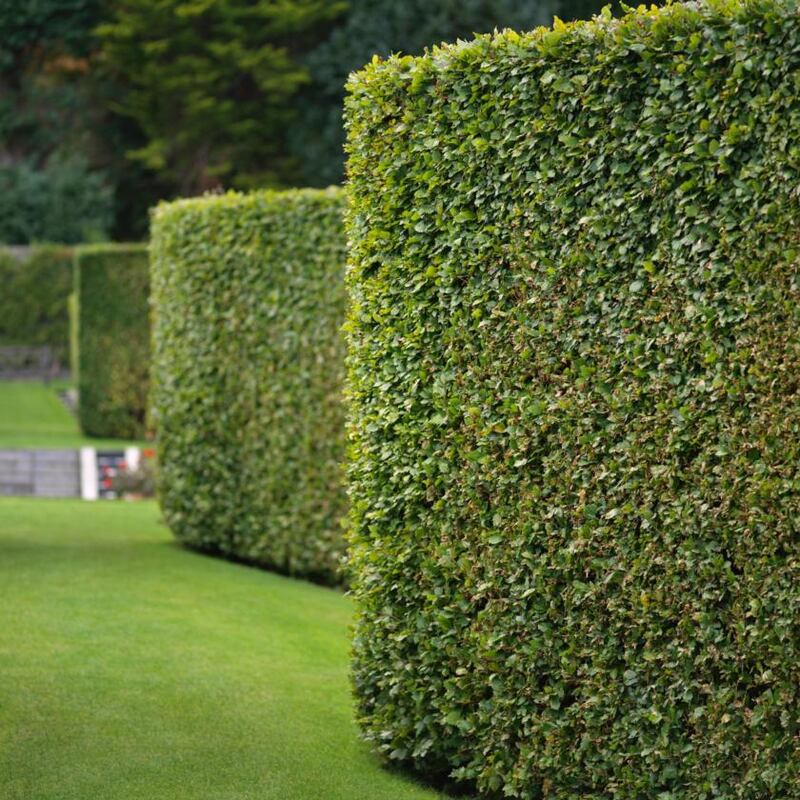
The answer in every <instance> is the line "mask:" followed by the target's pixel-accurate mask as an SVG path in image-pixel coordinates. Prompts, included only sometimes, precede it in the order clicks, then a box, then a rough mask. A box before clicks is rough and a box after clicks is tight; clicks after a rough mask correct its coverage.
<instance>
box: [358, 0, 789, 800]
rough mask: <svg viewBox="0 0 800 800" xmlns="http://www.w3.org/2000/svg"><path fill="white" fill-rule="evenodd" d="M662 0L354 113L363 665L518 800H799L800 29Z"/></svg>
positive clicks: (403, 68)
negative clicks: (653, 6)
mask: <svg viewBox="0 0 800 800" xmlns="http://www.w3.org/2000/svg"><path fill="white" fill-rule="evenodd" d="M798 23H799V20H798V14H797V11H796V6H795V5H794V3H789V2H786V3H783V2H775V1H774V0H763V1H759V2H745V3H735V2H730V3H728V2H725V3H714V4H708V5H706V4H697V5H696V6H695V5H692V6H681V5H672V6H668V7H666V8H663V9H659V10H644V7H642V8H641V9H640V10H638V11H631V12H630V13H628V14H627V15H626V16H624V17H623V18H622V19H620V20H616V21H615V20H612V19H611V18H610V15H605V16H603V17H601V18H599V19H596V20H595V21H593V22H589V23H579V24H575V25H563V24H557V25H556V27H555V29H554V30H539V31H536V32H534V33H532V34H527V35H517V34H515V33H512V32H505V33H502V34H499V35H496V36H485V37H480V38H479V39H477V40H476V41H473V42H470V43H461V44H458V45H453V46H450V47H444V48H442V49H436V50H434V51H432V52H431V53H430V54H429V55H427V56H425V57H422V58H419V59H410V58H394V59H390V60H389V61H387V62H377V61H376V62H375V63H374V64H373V65H371V66H369V67H367V68H366V69H365V70H364V71H363V72H362V73H360V74H358V75H357V76H355V78H354V79H353V80H352V82H351V85H350V96H349V98H348V103H347V119H348V125H349V145H348V148H349V154H350V161H349V176H350V187H351V193H352V208H351V211H350V212H349V223H348V224H349V237H350V239H351V240H352V255H351V260H352V263H353V267H352V270H351V272H350V273H349V288H350V291H351V294H352V298H353V299H352V301H351V302H352V305H351V308H352V310H351V312H350V314H349V322H348V327H349V337H350V348H351V349H350V356H349V388H348V392H349V394H350V395H351V396H352V402H353V410H352V412H351V417H350V419H351V421H350V433H351V437H352V445H351V448H352V449H351V466H350V468H349V475H350V483H351V489H350V491H351V502H352V508H353V511H352V520H351V524H352V529H353V534H352V548H353V553H352V562H353V570H354V572H355V577H354V580H355V589H354V592H355V596H356V599H357V603H358V608H359V611H358V624H357V630H356V638H355V668H354V683H355V690H356V694H357V696H358V703H359V716H360V721H361V724H362V725H363V727H364V730H365V731H366V734H367V736H368V737H369V738H370V739H371V740H372V742H374V744H375V745H376V746H377V747H378V748H379V750H380V751H381V752H382V753H384V754H385V755H386V756H387V757H388V758H390V759H392V760H397V761H407V762H411V763H413V764H415V765H416V766H418V767H420V768H422V769H425V770H429V771H434V772H450V773H452V774H453V775H454V776H456V777H458V778H463V779H466V780H471V781H476V782H477V784H478V786H479V787H480V788H481V789H482V790H484V791H494V790H496V791H498V793H500V792H502V793H504V794H505V796H509V797H522V798H545V797H546V798H556V799H557V800H567V798H569V800H577V798H581V799H582V800H588V799H589V798H594V799H595V800H600V798H603V800H605V799H606V798H620V799H622V798H625V799H626V800H634V798H635V799H636V800H646V799H647V800H649V799H650V798H659V800H701V798H702V799H703V800H711V798H725V799H726V800H733V799H734V798H738V799H740V800H744V799H745V798H747V799H749V800H756V798H767V797H775V798H777V797H784V798H798V797H800V627H799V624H800V623H799V621H800V336H799V335H798V332H799V331H800V280H798V275H800V272H799V271H798V238H800V232H799V229H798V220H799V219H800V208H798V206H799V205H800V204H799V203H798V191H797V178H798V169H799V168H800V24H798Z"/></svg>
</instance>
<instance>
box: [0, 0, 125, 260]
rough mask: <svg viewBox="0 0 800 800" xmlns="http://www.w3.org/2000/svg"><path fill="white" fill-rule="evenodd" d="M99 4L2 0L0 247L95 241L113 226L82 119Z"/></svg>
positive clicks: (80, 0)
mask: <svg viewBox="0 0 800 800" xmlns="http://www.w3.org/2000/svg"><path fill="white" fill-rule="evenodd" d="M99 13H100V9H99V2H98V0H37V2H19V0H0V31H2V37H0V241H5V242H9V243H15V244H25V243H27V242H30V241H37V240H38V241H41V240H50V241H60V242H75V241H81V240H85V239H92V238H100V237H102V236H104V235H105V234H106V232H107V230H108V227H109V224H110V221H111V196H110V192H109V188H108V186H107V182H106V179H105V176H104V175H103V173H102V172H100V171H98V170H96V169H95V168H94V166H93V164H92V163H91V160H90V158H89V153H90V152H91V150H92V139H93V134H92V132H91V131H92V124H91V117H90V115H89V114H88V113H87V103H88V100H87V98H88V83H87V81H86V76H87V74H88V72H89V69H90V62H89V56H90V53H91V48H92V41H93V37H92V29H93V28H94V26H95V25H96V24H97V22H98V21H99Z"/></svg>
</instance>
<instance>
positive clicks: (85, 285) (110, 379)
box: [73, 244, 150, 439]
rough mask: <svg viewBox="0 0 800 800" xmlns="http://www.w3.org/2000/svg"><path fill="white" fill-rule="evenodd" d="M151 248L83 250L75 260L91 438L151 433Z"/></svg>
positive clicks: (83, 396) (84, 420)
mask: <svg viewBox="0 0 800 800" xmlns="http://www.w3.org/2000/svg"><path fill="white" fill-rule="evenodd" d="M149 284H150V276H149V269H148V258H147V248H146V246H145V245H140V244H113V245H96V246H90V247H80V248H78V249H77V250H76V253H75V292H76V300H75V309H76V310H77V314H78V321H77V336H76V337H74V339H75V341H74V345H76V346H77V353H76V354H75V358H74V359H73V360H74V361H75V363H77V373H78V374H77V382H78V395H79V403H78V419H79V421H80V424H81V428H82V429H83V431H84V433H86V434H88V435H89V436H106V437H116V438H120V439H138V438H142V437H143V436H144V435H145V433H146V411H147V396H148V392H149V367H150V317H149V305H148V304H149V291H150V289H149Z"/></svg>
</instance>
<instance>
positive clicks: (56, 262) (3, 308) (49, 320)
mask: <svg viewBox="0 0 800 800" xmlns="http://www.w3.org/2000/svg"><path fill="white" fill-rule="evenodd" d="M71 286H72V249H71V248H69V247H62V246H58V245H41V246H37V247H33V248H31V250H30V252H29V253H28V254H27V256H26V257H24V258H22V259H20V260H18V259H17V258H15V257H13V256H11V255H9V254H7V253H5V252H3V253H1V254H0V345H25V346H42V347H44V346H47V347H50V348H52V350H53V353H54V354H55V356H56V358H57V359H58V360H59V361H60V363H61V365H62V366H63V367H65V368H66V366H67V353H68V349H69V348H68V344H69V322H68V320H69V317H68V313H67V297H68V296H69V293H70V289H71Z"/></svg>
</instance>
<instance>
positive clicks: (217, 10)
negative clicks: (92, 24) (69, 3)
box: [98, 0, 343, 194]
mask: <svg viewBox="0 0 800 800" xmlns="http://www.w3.org/2000/svg"><path fill="white" fill-rule="evenodd" d="M342 8H343V5H342V3H340V2H328V1H327V0H283V2H280V3H275V2H273V0H255V2H246V3H245V2H242V1H241V0H220V2H213V3H212V2H196V0H178V1H177V2H176V1H175V0H130V1H129V2H127V3H124V4H116V5H114V6H113V8H112V13H111V17H110V19H109V21H108V22H106V23H105V24H104V25H102V26H100V28H99V29H98V35H99V37H100V40H101V45H102V63H103V64H104V70H105V72H104V74H105V75H106V76H107V78H108V80H110V81H112V82H114V83H115V84H117V85H119V87H120V96H119V98H118V100H117V104H116V107H117V110H118V111H119V112H120V113H121V114H123V115H125V116H128V117H130V118H131V119H133V120H135V122H136V123H137V124H138V126H139V127H140V128H141V130H142V131H143V132H144V134H145V136H146V144H145V145H144V146H143V147H141V148H140V149H139V150H138V151H136V152H134V153H133V154H132V155H134V156H135V157H136V158H137V159H139V160H140V161H141V162H142V163H143V164H145V165H146V166H147V167H149V168H151V169H153V170H155V171H158V172H160V173H162V174H165V175H166V174H168V175H169V176H170V178H171V180H172V182H173V184H174V185H175V186H177V188H178V190H179V191H180V193H181V194H195V193H197V192H199V191H203V190H204V189H208V188H212V187H216V186H219V185H220V184H222V183H223V182H224V183H225V184H227V185H238V186H242V185H257V184H261V185H263V184H265V183H267V184H268V183H275V182H276V181H280V180H282V179H284V178H285V177H286V175H287V171H288V170H289V167H290V165H289V164H288V163H286V160H285V152H284V150H283V141H284V131H285V129H286V126H287V125H288V124H289V123H290V122H291V119H292V114H293V111H292V106H291V102H290V101H291V98H292V97H293V95H294V94H295V92H296V91H297V88H298V87H299V86H301V85H302V84H303V83H305V82H306V81H307V70H306V69H305V68H304V67H303V66H302V65H301V64H300V63H299V62H298V60H297V58H296V54H297V51H298V49H299V48H301V47H302V45H303V43H304V41H306V40H307V39H308V38H309V37H313V35H314V31H315V30H316V28H317V26H319V25H320V24H321V23H322V22H324V21H326V20H328V19H331V18H333V17H335V16H336V15H337V14H338V13H339V12H340V11H341V9H342Z"/></svg>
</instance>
